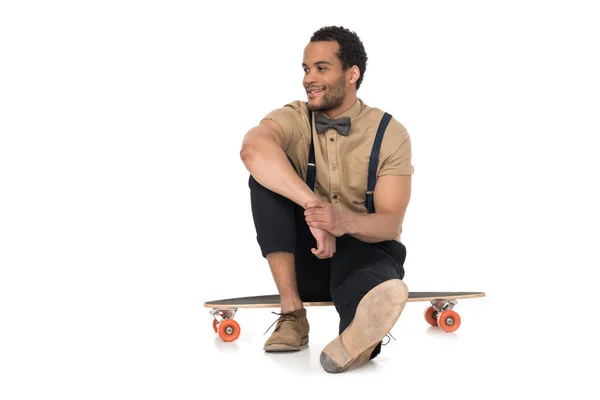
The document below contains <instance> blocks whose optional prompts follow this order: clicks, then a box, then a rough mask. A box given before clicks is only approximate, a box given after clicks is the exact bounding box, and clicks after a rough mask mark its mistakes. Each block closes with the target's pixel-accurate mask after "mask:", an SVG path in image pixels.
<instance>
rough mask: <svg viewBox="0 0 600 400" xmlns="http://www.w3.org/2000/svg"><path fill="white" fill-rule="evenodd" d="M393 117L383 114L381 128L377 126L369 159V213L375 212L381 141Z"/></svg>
mask: <svg viewBox="0 0 600 400" xmlns="http://www.w3.org/2000/svg"><path fill="white" fill-rule="evenodd" d="M391 119H392V116H391V115H390V114H388V113H384V114H383V118H382V119H381V122H380V123H379V128H377V134H376V135H375V141H374V142H373V149H372V150H371V158H370V159H369V177H368V182H367V211H368V212H369V214H372V213H374V212H375V201H374V199H373V193H374V191H375V181H376V180H377V165H378V164H379V149H380V148H381V142H382V141H383V134H384V132H385V129H386V128H387V126H388V123H389V122H390V120H391Z"/></svg>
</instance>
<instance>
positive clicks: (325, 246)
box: [309, 228, 336, 259]
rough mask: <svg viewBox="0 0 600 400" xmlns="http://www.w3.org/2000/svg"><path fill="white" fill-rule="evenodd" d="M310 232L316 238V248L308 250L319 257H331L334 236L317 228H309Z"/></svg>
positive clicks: (333, 248)
mask: <svg viewBox="0 0 600 400" xmlns="http://www.w3.org/2000/svg"><path fill="white" fill-rule="evenodd" d="M309 229H310V233H312V235H313V236H314V237H315V239H316V240H317V248H316V249H315V248H314V247H313V248H312V249H310V251H311V252H312V253H313V254H314V255H315V256H317V258H319V259H324V258H331V257H333V254H334V253H335V250H336V248H335V236H333V235H331V234H330V233H329V232H327V231H326V230H323V229H318V228H309Z"/></svg>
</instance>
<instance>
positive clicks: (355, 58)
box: [310, 26, 367, 90]
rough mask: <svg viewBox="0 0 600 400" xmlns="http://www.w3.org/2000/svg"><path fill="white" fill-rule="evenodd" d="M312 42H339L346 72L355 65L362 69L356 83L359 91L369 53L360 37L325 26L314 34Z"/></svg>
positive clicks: (339, 27)
mask: <svg viewBox="0 0 600 400" xmlns="http://www.w3.org/2000/svg"><path fill="white" fill-rule="evenodd" d="M310 41H311V42H337V43H338V44H339V45H340V51H339V53H338V54H337V56H338V58H339V59H340V61H341V62H342V68H343V69H344V71H345V70H347V69H348V68H350V67H352V66H354V65H356V66H357V67H358V69H360V77H359V78H358V81H356V89H357V90H358V88H359V87H360V84H361V83H362V80H363V78H364V76H365V72H366V70H367V52H366V51H365V47H364V45H363V43H362V41H361V40H360V38H359V37H358V35H357V34H356V33H355V32H352V31H350V30H348V29H346V28H344V27H342V26H324V27H322V28H321V29H319V30H318V31H316V32H315V33H313V35H312V37H311V38H310Z"/></svg>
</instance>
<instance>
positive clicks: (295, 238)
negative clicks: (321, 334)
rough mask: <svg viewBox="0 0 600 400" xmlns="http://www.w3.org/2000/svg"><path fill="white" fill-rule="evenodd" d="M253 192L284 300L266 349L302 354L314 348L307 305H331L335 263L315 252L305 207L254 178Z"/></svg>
mask: <svg viewBox="0 0 600 400" xmlns="http://www.w3.org/2000/svg"><path fill="white" fill-rule="evenodd" d="M290 161H291V160H290ZM292 165H293V164H292ZM250 189H251V199H252V213H253V217H254V224H255V227H256V232H257V240H258V243H259V245H260V248H261V252H262V254H263V256H264V257H265V258H266V259H267V261H268V262H269V266H270V268H271V273H272V275H273V279H274V280H275V284H276V286H277V289H278V291H279V294H280V296H281V314H280V318H279V319H278V320H277V321H276V322H277V326H276V327H275V331H274V332H273V334H272V335H271V337H270V338H269V339H268V340H267V342H266V343H265V347H264V349H265V350H266V351H289V350H299V349H300V347H301V346H302V345H304V344H307V343H308V332H309V330H310V327H309V324H308V320H307V319H306V310H305V309H304V307H303V303H302V301H318V300H330V296H329V260H319V259H317V258H316V257H315V256H314V255H313V254H312V253H311V251H310V249H311V247H314V246H315V239H314V237H313V236H312V234H311V233H310V230H309V229H308V225H307V224H306V221H305V220H304V210H303V209H302V207H300V206H298V205H296V204H295V203H293V202H292V201H291V200H289V199H286V198H285V197H283V196H280V195H278V194H276V193H274V192H272V191H270V190H268V189H266V188H265V187H263V186H262V185H260V184H259V183H258V182H257V181H256V180H255V179H254V178H253V177H250ZM297 266H298V268H297Z"/></svg>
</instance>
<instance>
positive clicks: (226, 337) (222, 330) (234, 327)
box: [218, 319, 240, 342]
mask: <svg viewBox="0 0 600 400" xmlns="http://www.w3.org/2000/svg"><path fill="white" fill-rule="evenodd" d="M218 333H219V336H220V337H221V339H223V341H224V342H233V341H234V340H236V339H237V338H238V337H239V336H240V325H239V324H238V323H237V322H236V321H234V320H232V319H225V320H223V321H222V322H221V323H220V324H219V332H218Z"/></svg>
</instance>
